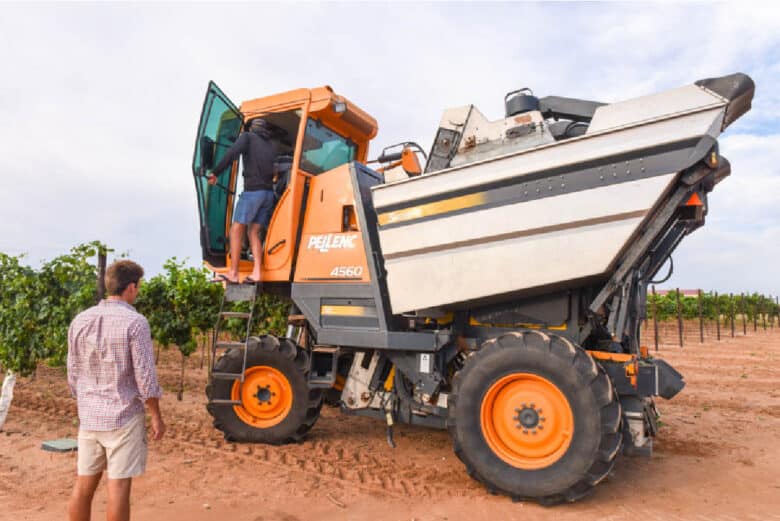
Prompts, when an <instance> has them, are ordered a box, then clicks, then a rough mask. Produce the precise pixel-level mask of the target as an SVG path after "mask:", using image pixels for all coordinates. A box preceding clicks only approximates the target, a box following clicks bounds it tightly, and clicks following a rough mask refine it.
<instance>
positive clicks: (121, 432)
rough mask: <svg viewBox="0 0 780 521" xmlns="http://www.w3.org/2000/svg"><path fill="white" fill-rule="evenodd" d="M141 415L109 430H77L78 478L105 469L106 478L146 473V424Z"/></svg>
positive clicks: (120, 477)
mask: <svg viewBox="0 0 780 521" xmlns="http://www.w3.org/2000/svg"><path fill="white" fill-rule="evenodd" d="M144 419H145V417H144V415H143V414H139V415H137V416H135V417H134V418H133V419H132V420H130V421H129V422H127V424H125V425H123V426H122V427H121V428H119V429H116V430H113V431H104V432H101V431H84V430H79V443H78V446H79V449H78V475H79V476H93V475H95V474H99V473H101V472H102V471H103V470H106V469H107V470H108V479H124V478H133V477H135V476H140V475H141V474H143V473H144V471H145V470H146V452H147V451H146V448H147V441H146V423H145V421H144Z"/></svg>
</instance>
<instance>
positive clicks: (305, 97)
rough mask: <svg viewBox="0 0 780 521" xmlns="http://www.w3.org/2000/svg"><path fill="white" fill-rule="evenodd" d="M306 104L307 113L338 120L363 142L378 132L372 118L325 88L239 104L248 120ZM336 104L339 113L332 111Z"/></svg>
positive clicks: (281, 94)
mask: <svg viewBox="0 0 780 521" xmlns="http://www.w3.org/2000/svg"><path fill="white" fill-rule="evenodd" d="M307 102H309V112H310V113H311V114H313V115H315V116H316V115H317V114H318V113H325V114H327V119H332V118H334V117H335V118H338V119H340V120H341V121H342V122H343V123H344V124H346V125H348V126H349V127H350V128H351V129H353V130H354V131H355V132H356V133H357V134H359V137H360V138H363V139H365V140H370V139H373V138H374V137H376V134H377V131H378V125H377V122H376V119H374V117H373V116H371V115H370V114H368V113H367V112H365V111H364V110H363V109H361V108H360V107H358V106H357V105H355V104H354V103H352V102H351V101H349V100H348V99H347V98H345V97H344V96H340V95H338V94H336V93H335V92H334V91H333V89H332V88H331V87H330V86H328V85H325V86H322V87H315V88H313V89H295V90H290V91H287V92H281V93H279V94H273V95H271V96H264V97H262V98H255V99H252V100H248V101H244V102H242V103H241V107H240V110H241V113H242V114H243V115H244V117H245V118H247V119H251V118H252V117H253V116H260V115H262V114H267V113H269V112H282V111H285V110H293V109H295V108H299V107H303V106H304V105H305V104H306V103H307ZM339 103H344V105H345V110H344V111H343V112H336V110H335V107H336V106H337V104H339ZM356 137H357V136H356Z"/></svg>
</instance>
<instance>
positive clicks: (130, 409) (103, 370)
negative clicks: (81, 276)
mask: <svg viewBox="0 0 780 521" xmlns="http://www.w3.org/2000/svg"><path fill="white" fill-rule="evenodd" d="M68 385H69V386H70V391H71V393H72V394H73V397H74V398H76V401H77V402H78V409H79V422H80V424H81V425H80V428H81V429H82V430H85V431H113V430H116V429H119V428H120V427H122V426H123V425H125V424H126V423H127V422H128V421H129V420H130V419H131V418H133V417H134V416H136V415H137V414H141V413H143V412H144V402H145V401H146V400H147V399H149V398H159V397H160V396H161V395H162V390H161V389H160V385H159V384H158V382H157V371H156V370H155V367H154V356H153V348H152V336H151V333H150V331H149V322H147V321H146V318H145V317H144V316H143V315H141V314H140V313H138V312H137V311H136V310H135V308H134V307H133V306H131V305H130V304H127V303H126V302H124V301H122V300H114V299H109V300H104V301H102V302H101V303H100V304H98V305H97V306H94V307H91V308H89V309H87V310H86V311H83V312H82V313H79V314H78V315H77V316H76V318H74V319H73V322H71V324H70V329H69V330H68Z"/></svg>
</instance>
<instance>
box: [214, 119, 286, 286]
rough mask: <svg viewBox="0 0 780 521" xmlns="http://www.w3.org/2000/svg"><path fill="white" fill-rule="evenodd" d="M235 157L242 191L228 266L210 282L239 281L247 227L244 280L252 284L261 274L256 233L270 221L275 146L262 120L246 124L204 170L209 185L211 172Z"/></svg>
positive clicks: (260, 243) (232, 234) (219, 170)
mask: <svg viewBox="0 0 780 521" xmlns="http://www.w3.org/2000/svg"><path fill="white" fill-rule="evenodd" d="M239 156H242V159H243V163H244V191H243V192H242V193H241V195H240V196H239V198H238V204H237V205H236V211H235V212H234V213H233V224H232V225H231V226H230V269H229V271H228V273H227V275H223V274H220V275H218V276H217V278H215V279H214V281H215V282H221V281H224V282H232V283H238V282H239V280H238V265H239V260H240V258H241V248H242V246H243V243H244V235H245V234H246V233H247V226H249V247H250V249H251V250H252V258H253V259H254V266H253V268H252V274H251V275H249V277H247V278H246V279H244V282H245V283H248V284H255V283H258V282H260V281H261V277H262V272H261V263H262V257H263V246H262V242H261V240H260V232H261V229H262V228H264V227H265V226H267V225H268V222H269V221H270V220H271V214H272V213H273V209H274V202H275V200H274V191H273V189H274V183H273V176H274V174H273V169H274V159H275V158H276V147H275V146H274V144H273V143H272V142H271V131H270V128H269V125H268V123H267V122H266V121H265V120H264V119H261V118H258V119H253V120H252V122H251V123H250V131H249V132H242V133H241V135H240V136H238V139H237V140H236V142H235V143H233V145H232V146H231V147H230V148H229V149H228V151H227V152H225V155H224V157H223V158H222V160H221V161H220V162H219V163H218V164H217V165H216V166H215V167H214V169H213V171H211V172H208V182H209V184H210V185H214V184H216V182H217V176H216V175H215V173H216V174H219V173H220V172H222V171H223V170H224V169H225V168H227V166H228V165H230V164H232V163H233V161H235V160H236V159H238V157H239Z"/></svg>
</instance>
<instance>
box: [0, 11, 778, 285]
mask: <svg viewBox="0 0 780 521" xmlns="http://www.w3.org/2000/svg"><path fill="white" fill-rule="evenodd" d="M304 9H305V16H304V15H302V10H304ZM778 11H779V10H777V9H762V8H760V7H757V6H751V7H750V8H749V9H748V8H744V7H740V6H738V5H735V4H708V5H707V7H706V8H704V9H702V5H701V4H692V5H668V4H580V3H576V4H525V3H523V4H483V3H479V4H460V3H450V4H421V5H419V6H416V7H415V9H414V13H413V15H410V12H409V10H407V9H398V8H397V7H396V6H395V5H392V4H302V5H286V4H190V5H180V4H159V5H158V4H111V5H104V4H91V5H82V4H55V5H35V4H33V5H21V4H15V5H5V6H4V7H3V17H2V18H0V63H2V64H3V68H4V72H5V73H4V81H2V82H0V121H2V124H0V143H2V148H1V149H0V150H1V151H2V152H1V153H0V175H2V176H3V181H4V186H3V189H2V190H0V208H2V210H1V211H2V217H3V218H2V219H0V250H4V251H11V252H19V251H28V252H29V253H30V259H31V260H35V259H38V258H42V257H47V258H50V257H52V256H53V255H54V254H56V253H59V252H63V251H66V250H67V248H68V247H69V246H71V245H73V244H75V243H77V242H79V241H87V240H92V239H94V238H99V239H101V240H103V241H105V242H108V243H109V244H111V245H112V246H114V247H116V248H117V249H118V250H120V251H124V250H129V251H130V253H131V255H132V256H134V257H135V258H137V259H138V260H140V261H141V262H142V263H143V264H145V265H146V266H147V267H148V271H149V272H150V273H154V272H155V271H156V270H158V269H160V267H161V265H162V260H163V259H165V258H167V257H170V256H174V255H176V256H178V257H180V258H182V257H189V258H190V260H191V262H192V263H193V264H196V263H198V262H199V260H200V248H199V239H198V225H197V215H196V201H195V194H194V189H193V182H192V179H191V172H190V162H191V158H192V148H193V144H194V139H195V126H196V124H197V119H198V115H199V111H200V106H201V103H202V99H203V94H204V91H205V89H206V85H207V83H208V81H209V80H210V79H214V80H216V81H217V83H218V84H219V85H220V86H221V87H222V88H223V89H224V90H225V92H226V93H227V94H228V95H229V96H231V98H232V99H234V101H237V102H238V101H240V100H244V99H251V98H254V97H259V96H263V95H266V94H269V93H274V92H279V91H284V90H289V89H293V88H298V87H307V86H317V85H323V84H330V85H332V86H333V87H334V88H335V89H336V90H337V92H339V93H342V94H344V95H346V96H347V97H349V98H350V99H351V100H353V101H355V102H356V103H358V104H359V105H360V106H362V107H363V108H365V109H366V110H367V111H369V112H370V113H371V114H372V115H374V116H375V117H376V118H377V120H378V121H379V125H380V130H379V135H378V136H377V139H376V140H375V141H374V143H373V144H372V153H373V154H378V152H379V150H380V149H381V148H382V147H383V146H386V145H389V144H392V143H396V142H399V141H402V140H409V139H412V140H416V141H418V142H419V143H420V144H421V145H422V146H423V148H426V149H427V148H428V147H429V146H430V144H431V141H432V139H433V136H434V134H435V131H436V127H437V126H438V122H439V118H440V116H441V113H442V111H443V110H444V109H445V108H447V107H451V106H458V105H464V104H468V103H473V104H475V105H477V106H478V107H479V108H480V110H482V111H483V112H484V113H485V114H486V115H487V116H488V117H490V118H492V119H495V118H498V117H501V116H502V114H503V96H504V93H506V92H507V91H509V90H512V89H515V88H519V87H524V86H529V87H531V88H533V89H534V91H535V92H536V93H537V94H539V95H548V94H557V95H562V96H572V97H582V98H589V99H595V100H604V101H616V100H620V99H626V98H630V97H633V96H637V95H642V94H648V93H652V92H656V91H658V90H661V89H665V88H671V87H676V86H679V85H682V84H686V83H690V82H692V81H694V80H696V79H700V78H702V77H708V76H717V75H722V74H728V73H731V72H735V71H737V70H741V71H743V72H747V73H749V74H751V75H752V76H753V78H754V79H755V80H756V84H757V95H756V99H755V102H754V109H753V111H752V112H750V113H749V114H748V115H747V116H745V117H744V118H742V119H741V120H740V121H739V122H738V123H737V124H735V125H733V126H732V127H731V128H729V129H728V132H727V136H726V137H724V139H723V140H722V142H721V149H722V151H723V153H724V154H725V155H726V156H727V157H729V159H731V161H732V165H733V167H734V173H733V175H732V177H731V178H730V179H728V180H727V181H725V182H724V183H723V185H721V186H719V187H718V189H717V190H716V191H715V192H714V193H713V194H712V197H711V199H710V204H711V214H710V216H709V217H708V224H707V226H705V227H704V228H703V229H702V230H699V231H697V232H696V233H695V234H694V235H693V236H692V237H691V238H689V239H687V240H686V241H684V242H683V245H682V247H681V251H680V255H679V257H680V258H679V259H678V272H677V275H675V278H674V281H675V282H674V283H679V284H681V285H688V281H691V284H693V281H697V282H696V285H700V286H702V287H710V286H713V285H718V284H726V283H727V282H728V281H729V280H730V278H729V276H727V275H723V272H724V270H732V269H733V268H734V266H735V265H737V264H740V262H741V264H742V266H743V268H744V271H745V272H747V273H749V274H750V275H744V276H746V277H747V276H750V277H754V279H755V283H756V284H758V282H759V281H760V279H762V278H763V279H764V285H763V287H767V288H771V287H772V285H773V284H775V283H774V282H770V280H771V277H768V276H766V275H767V270H768V268H767V263H766V261H765V260H763V259H758V258H755V257H756V255H757V254H754V253H753V252H760V255H761V256H764V255H770V254H773V253H775V252H774V250H772V249H771V248H772V246H771V244H769V243H768V242H771V240H772V238H774V242H775V243H777V240H776V238H777V235H776V230H775V229H774V228H773V226H774V223H775V222H778V220H777V217H778V214H777V212H776V210H775V209H774V207H773V203H772V200H771V199H772V193H777V188H778V185H777V176H776V174H777V169H776V168H775V167H774V165H776V164H778V159H780V158H778V157H777V153H776V152H775V150H778V147H777V144H778V139H779V138H778V135H780V128H778V125H777V123H776V122H775V119H776V118H775V114H777V112H778V109H780V98H779V97H778V96H780V93H777V91H776V89H774V88H773V87H772V86H774V85H778V80H780V38H779V37H778V35H777V27H778V26H780V12H778ZM745 241H748V242H749V243H750V244H751V246H748V243H746V242H745ZM724 245H728V248H726V247H724ZM740 251H742V252H743V253H741V254H740V253H739V252H740ZM740 255H741V257H740ZM735 259H736V260H735ZM739 259H741V261H739ZM702 263H704V264H702ZM701 265H706V266H707V269H706V270H697V269H696V267H697V266H701ZM707 273H709V274H707ZM731 273H733V271H732V272H731ZM754 274H755V275H754ZM757 274H762V275H761V276H760V277H759V275H757ZM683 277H685V278H683ZM742 277H743V275H740V277H736V278H735V280H737V282H735V283H738V281H739V280H741V278H742ZM745 280H748V279H745ZM751 280H753V279H751ZM751 284H752V282H751ZM724 287H725V286H724ZM758 287H759V286H756V288H758ZM771 290H772V291H775V289H771ZM777 290H778V291H780V288H778V289H777Z"/></svg>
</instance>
